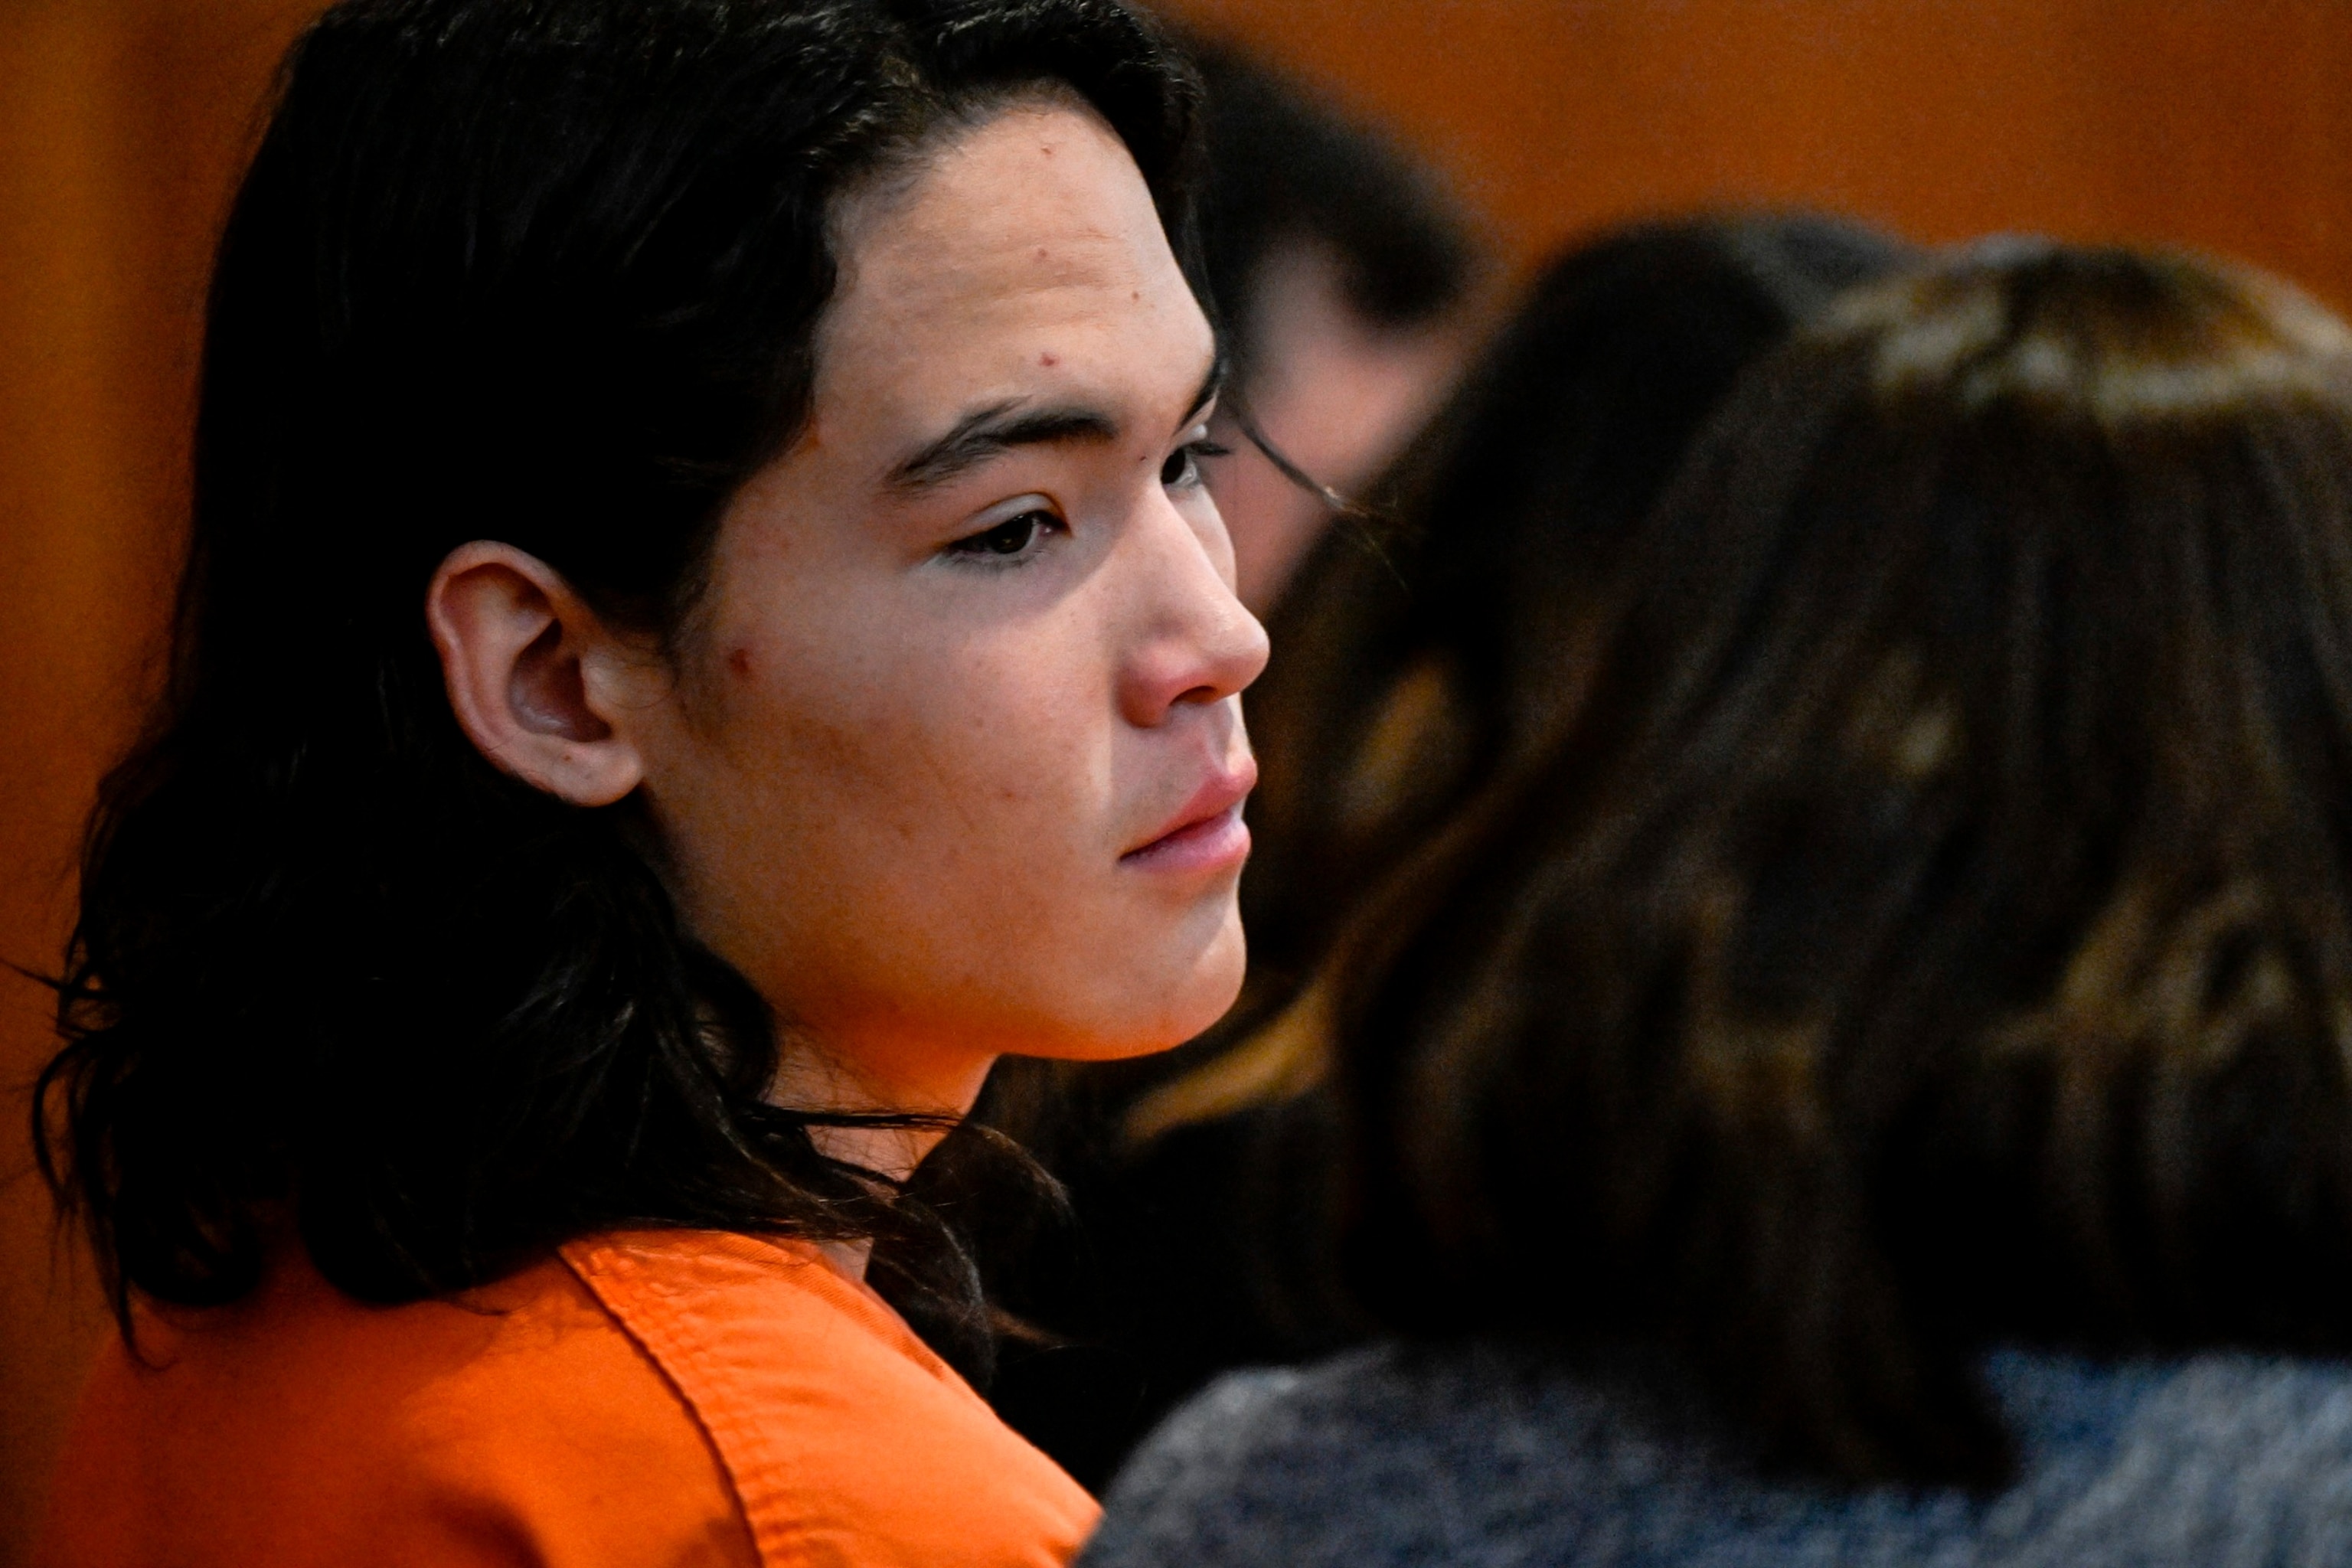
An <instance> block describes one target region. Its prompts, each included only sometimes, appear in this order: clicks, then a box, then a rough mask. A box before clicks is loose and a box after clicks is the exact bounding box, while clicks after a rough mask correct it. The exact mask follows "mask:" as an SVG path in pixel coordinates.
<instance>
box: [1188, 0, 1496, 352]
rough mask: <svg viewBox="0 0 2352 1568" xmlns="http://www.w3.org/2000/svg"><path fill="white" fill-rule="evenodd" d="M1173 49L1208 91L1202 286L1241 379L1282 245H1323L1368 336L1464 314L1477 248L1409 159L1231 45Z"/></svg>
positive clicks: (1192, 43)
mask: <svg viewBox="0 0 2352 1568" xmlns="http://www.w3.org/2000/svg"><path fill="white" fill-rule="evenodd" d="M1183 41H1184V47H1185V49H1186V52H1187V53H1188V54H1189V55H1190V56H1191V58H1192V61H1193V63H1194V65H1195V67H1196V68H1198V70H1199V71H1200V74H1201V79H1202V85H1203V87H1204V89H1206V91H1205V106H1204V110H1203V114H1202V132H1203V138H1204V146H1205V149H1206V160H1205V165H1204V168H1205V178H1204V180H1203V181H1202V190H1201V258H1202V276H1203V277H1204V278H1205V279H1206V280H1207V283H1208V292H1209V294H1210V296H1211V297H1212V298H1213V299H1214V300H1217V301H1218V302H1219V304H1220V306H1221V307H1222V308H1223V311H1224V325H1225V327H1226V329H1227V341H1228V344H1229V351H1228V352H1229V353H1231V354H1232V356H1233V361H1234V373H1235V379H1236V380H1237V381H1238V382H1240V383H1241V384H1243V385H1244V387H1246V384H1247V382H1248V380H1249V376H1250V373H1251V369H1252V367H1253V365H1254V363H1255V354H1256V351H1257V350H1258V348H1259V347H1260V345H1259V343H1258V342H1256V340H1255V336H1254V335H1253V329H1254V327H1255V321H1254V320H1253V316H1252V311H1251V310H1250V301H1251V300H1252V299H1253V298H1254V296H1255V290H1256V287H1257V285H1258V283H1259V281H1260V280H1261V273H1262V271H1263V269H1264V268H1265V266H1266V264H1267V263H1268V262H1269V261H1270V260H1272V259H1274V258H1276V257H1277V256H1279V255H1281V254H1282V253H1283V252H1284V251H1286V250H1287V249H1289V248H1291V247H1297V246H1300V245H1317V246H1321V247H1324V248H1325V249H1327V250H1328V252H1329V253H1330V255H1331V257H1332V258H1333V260H1334V261H1336V262H1337V263H1338V275H1339V282H1340V285H1341V287H1342V289H1343V290H1344V294H1345V298H1346V302H1347V304H1348V305H1349V308H1350V309H1351V310H1354V311H1355V312H1356V314H1357V315H1359V316H1360V317H1361V318H1362V319H1363V320H1364V321H1366V322H1367V323H1369V324H1370V325H1372V326H1375V327H1381V328H1387V329H1398V328H1409V327H1417V326H1422V325H1425V324H1427V323H1429V322H1433V321H1438V320H1440V319H1441V318H1443V317H1444V316H1445V315H1447V314H1448V313H1449V312H1452V311H1454V310H1458V309H1459V308H1460V307H1461V306H1462V305H1463V303H1464V302H1465V300H1467V299H1468V298H1469V294H1470V290H1471V289H1472V287H1473V286H1474V285H1475V282H1476V280H1477V278H1478V275H1479V270H1480V261H1481V256H1480V252H1479V249H1478V247H1477V244H1476V242H1475V240H1474V238H1473V237H1472V235H1471V233H1470V229H1469V226H1468V225H1467V224H1466V223H1465V220H1464V219H1463V217H1462V216H1461V214H1460V211H1459V209H1458V208H1457V207H1456V206H1455V205H1454V203H1453V202H1452V201H1451V200H1449V199H1448V198H1447V197H1446V196H1445V195H1444V192H1442V191H1441V190H1440V189H1439V188H1438V187H1437V185H1436V184H1435V182H1434V181H1433V178H1432V177H1431V175H1430V174H1429V173H1428V172H1427V171H1426V170H1425V169H1424V168H1423V166H1422V165H1421V164H1420V163H1417V162H1415V161H1413V160H1412V159H1411V158H1409V157H1407V156H1406V155H1404V154H1403V153H1402V152H1400V151H1399V150H1397V149H1396V148H1395V147H1393V146H1392V145H1391V144H1390V142H1388V140H1387V139H1386V138H1385V137H1384V136H1383V135H1381V132H1379V131H1377V130H1376V129H1374V128H1373V127H1371V126H1370V125H1367V124H1364V123H1362V122H1360V121H1355V120H1352V119H1349V118H1348V117H1347V116H1345V115H1344V114H1342V113H1341V112H1340V111H1339V110H1337V109H1335V108H1333V107H1332V106H1331V105H1329V104H1327V103H1325V102H1323V101H1321V100H1318V99H1317V98H1316V97H1314V96H1313V95H1312V94H1310V93H1309V92H1308V91H1307V89H1304V88H1302V87H1300V86H1299V85H1297V83H1295V82H1293V81H1291V80H1289V79H1286V77H1284V76H1283V75H1281V74H1280V73H1279V72H1277V71H1276V70H1275V69H1273V68H1270V67H1267V66H1265V65H1263V64H1260V63H1259V62H1258V61H1256V60H1255V59H1254V58H1251V57H1250V56H1249V55H1247V54H1245V53H1244V52H1243V51H1241V50H1239V49H1236V48H1234V47H1232V46H1231V45H1229V44H1225V43H1223V42H1219V41H1217V40H1215V39H1212V38H1205V37H1198V36H1193V35H1187V36H1186V37H1185V38H1184V40H1183Z"/></svg>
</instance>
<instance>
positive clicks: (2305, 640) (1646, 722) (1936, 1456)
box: [1086, 242, 2352, 1568]
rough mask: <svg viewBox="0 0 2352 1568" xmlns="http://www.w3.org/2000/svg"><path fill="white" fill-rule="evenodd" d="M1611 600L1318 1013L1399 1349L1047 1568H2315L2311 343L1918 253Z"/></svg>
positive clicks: (2330, 1439) (1700, 484) (2315, 610)
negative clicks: (1067, 1564) (1567, 1566)
mask: <svg viewBox="0 0 2352 1568" xmlns="http://www.w3.org/2000/svg"><path fill="white" fill-rule="evenodd" d="M1525 413H1526V411H1524V410H1517V409H1513V408H1510V407H1507V406H1499V405H1497V406H1492V407H1490V408H1489V409H1488V410H1487V414H1486V420H1485V428H1486V431H1487V432H1488V433H1490V434H1491V433H1496V432H1501V431H1507V430H1509V429H1511V428H1513V427H1514V426H1513V423H1512V422H1513V421H1515V420H1519V419H1522V418H1524V417H1525ZM1459 438H1460V439H1462V440H1465V441H1469V442H1475V440H1476V439H1477V438H1478V434H1477V432H1476V431H1475V430H1474V431H1472V432H1470V433H1469V434H1467V435H1465V436H1463V437H1459ZM1528 500H1529V503H1530V504H1536V505H1546V504H1552V505H1556V504H1558V501H1557V500H1546V499H1545V495H1544V492H1543V491H1542V490H1540V489H1537V490H1531V491H1529V492H1528ZM1455 503H1456V498H1455V497H1454V496H1453V495H1451V494H1449V493H1445V492H1437V493H1433V494H1432V495H1430V496H1429V497H1427V498H1426V501H1425V508H1426V510H1423V512H1422V514H1421V515H1422V516H1423V518H1424V519H1425V521H1426V523H1427V535H1428V540H1429V544H1428V548H1430V549H1432V550H1433V551H1436V552H1440V553H1441V554H1442V553H1443V552H1445V551H1446V550H1447V548H1448V542H1449V531H1448V527H1447V520H1448V518H1449V517H1450V516H1451V515H1453V514H1452V513H1451V512H1450V511H1449V508H1450V507H1452V506H1453V505H1454V504H1455ZM1620 559H1621V561H1622V570H1621V571H1620V572H1619V573H1618V574H1617V575H1616V577H1615V581H1614V584H1613V586H1612V588H1611V590H1610V591H1609V592H1608V593H1607V594H1605V595H1602V597H1601V600H1600V601H1599V602H1598V603H1596V604H1593V605H1590V606H1589V608H1590V609H1591V614H1590V615H1586V616H1581V617H1580V618H1579V619H1578V620H1577V621H1575V622H1572V623H1570V624H1568V625H1566V626H1563V627H1562V630H1563V632H1564V634H1565V635H1564V637H1563V638H1562V640H1560V641H1559V643H1558V644H1557V645H1556V646H1555V652H1554V657H1553V658H1552V659H1551V662H1550V664H1549V668H1548V669H1546V670H1530V671H1529V672H1528V681H1529V684H1528V686H1527V688H1526V689H1527V690H1528V691H1529V692H1530V693H1531V694H1533V695H1535V696H1537V697H1538V698H1539V699H1540V700H1538V701H1537V702H1536V703H1535V704H1534V706H1533V707H1532V708H1531V710H1530V721H1529V722H1528V724H1527V725H1526V726H1525V727H1524V728H1523V729H1521V730H1520V731H1519V732H1518V733H1519V740H1520V742H1521V743H1519V744H1517V745H1515V746H1512V747H1508V748H1504V749H1500V750H1496V751H1493V752H1489V753H1488V756H1487V761H1486V763H1484V764H1482V765H1479V766H1477V767H1476V768H1475V772H1474V774H1473V776H1472V778H1471V780H1470V781H1469V785H1468V787H1467V788H1466V790H1465V792H1464V793H1462V794H1461V795H1458V796H1457V797H1456V802H1455V805H1454V806H1453V807H1452V808H1451V809H1449V810H1448V811H1446V812H1445V813H1444V816H1443V817H1442V818H1441V819H1438V820H1433V821H1431V822H1430V823H1428V824H1427V825H1426V826H1425V827H1424V828H1423V832H1422V837H1421V842H1420V844H1419V845H1418V846H1417V847H1415V849H1414V852H1413V853H1412V855H1411V856H1410V857H1409V858H1408V859H1407V861H1406V863H1405V865H1404V867H1403V868H1402V870H1401V871H1399V872H1398V873H1397V874H1396V875H1395V876H1394V877H1393V878H1391V879H1389V880H1388V881H1387V883H1386V884H1385V885H1384V886H1383V887H1382V888H1381V889H1379V890H1377V891H1376V892H1374V893H1373V894H1371V895H1370V896H1369V897H1368V898H1367V899H1366V900H1364V901H1363V902H1362V903H1361V904H1360V906H1359V908H1358V910H1356V912H1355V914H1354V916H1353V918H1352V919H1351V921H1350V922H1349V926H1348V929H1347V930H1346V931H1344V932H1343V933H1342V935H1341V936H1340V937H1339V942H1338V946H1337V948H1336V950H1335V956H1334V957H1333V958H1332V959H1331V960H1330V961H1329V963H1328V967H1327V968H1326V970H1325V971H1324V976H1325V978H1324V986H1325V990H1324V993H1323V994H1324V998H1325V1000H1324V1004H1323V1010H1322V1015H1321V1016H1322V1017H1323V1018H1324V1020H1325V1022H1326V1023H1327V1025H1328V1041H1329V1044H1330V1048H1331V1051H1332V1062H1333V1068H1332V1070H1333V1073H1334V1081H1335V1083H1336V1086H1337V1087H1336V1100H1337V1103H1338V1106H1339V1115H1340V1120H1341V1123H1342V1125H1343V1127H1344V1128H1345V1129H1346V1131H1347V1135H1348V1136H1347V1147H1348V1149H1349V1157H1350V1161H1351V1173H1350V1175H1349V1179H1348V1181H1347V1182H1346V1184H1345V1191H1344V1195H1343V1199H1342V1202H1341V1205H1340V1211H1339V1212H1340V1214H1341V1215H1342V1216H1343V1217H1344V1232H1343V1240H1342V1260H1343V1266H1344V1268H1345V1271H1346V1274H1347V1278H1348V1279H1349V1283H1350V1285H1351V1286H1352V1288H1353V1289H1354V1291H1355V1294H1356V1297H1357V1299H1358V1300H1359V1301H1360V1303H1361V1304H1362V1306H1363V1307H1364V1309H1365V1310H1367V1311H1368V1312H1369V1313H1370V1314H1371V1315H1372V1316H1373V1318H1374V1319H1375V1320H1376V1321H1378V1322H1380V1323H1381V1325H1383V1327H1384V1328H1385V1330H1386V1331H1387V1333H1388V1336H1389V1337H1388V1338H1387V1339H1385V1340H1384V1341H1383V1342H1381V1343H1380V1344H1378V1345H1376V1346H1373V1347H1370V1348H1368V1349H1365V1350H1362V1351H1359V1352H1350V1353H1349V1354H1347V1355H1344V1356H1342V1357H1340V1358H1339V1359H1336V1360H1333V1361H1329V1362H1326V1363H1322V1364H1320V1365H1318V1366H1316V1367H1313V1368H1309V1369H1307V1370H1304V1371H1297V1372H1276V1373H1255V1374H1244V1375H1240V1376H1236V1377H1234V1378H1232V1379H1230V1380H1228V1381H1226V1382H1224V1383H1223V1384H1219V1385H1216V1386H1213V1388H1212V1389H1210V1390H1209V1391H1208V1392H1207V1393H1206V1394H1203V1395H1202V1396H1201V1398H1200V1399H1199V1400H1198V1401H1197V1402H1196V1403H1195V1404H1193V1405H1191V1406H1189V1407H1187V1408H1186V1409H1185V1410H1183V1411H1181V1412H1180V1413H1179V1414H1178V1415H1176V1416H1175V1417H1174V1418H1172V1419H1171V1422H1170V1423H1169V1424H1168V1425H1167V1426H1165V1427H1163V1428H1162V1429H1161V1431H1160V1433H1159V1434H1158V1435H1157V1436H1154V1437H1153V1438H1152V1439H1151V1440H1150V1442H1149V1443H1148V1444H1147V1445H1146V1446H1145V1447H1144V1448H1143V1449H1142V1450H1141V1451H1140V1452H1139V1455H1138V1457H1137V1458H1136V1459H1135V1460H1134V1461H1133V1462H1132V1463H1131V1464H1130V1466H1129V1468H1128V1469H1127V1471H1126V1472H1125V1473H1124V1474H1123V1475H1122V1477H1121V1479H1120V1480H1119V1481H1118V1485H1117V1486H1116V1487H1115V1488H1114V1489H1113V1490H1112V1493H1111V1496H1110V1499H1109V1502H1108V1515H1107V1517H1106V1520H1105V1522H1104V1525H1103V1527H1102V1530H1101V1531H1100V1532H1099V1533H1098V1534H1097V1537H1096V1538H1095V1543H1094V1544H1093V1545H1092V1546H1091V1547H1090V1548H1089V1549H1088V1552H1087V1557H1086V1561H1087V1562H1089V1563H1100V1564H1104V1565H1105V1568H1131V1565H1143V1564H1160V1563H1169V1564H1174V1563H1184V1564H1188V1565H1189V1564H1201V1563H1285V1564H1292V1565H1300V1568H1305V1565H1313V1564H1324V1563H1333V1564H1336V1563H1347V1564H1349V1568H1380V1565H1382V1564H1404V1563H1413V1564H1423V1563H1426V1564H1435V1563H1447V1564H1465V1563H1467V1564H1484V1563H1537V1562H1540V1563H1593V1564H1616V1565H1633V1564H1643V1565H1650V1564H1655V1565H1658V1568H1664V1565H1665V1564H1669V1563H1674V1564H1683V1563H1710V1564H1720V1565H1723V1568H1749V1565H1754V1568H1762V1565H1765V1564H1782V1563H1821V1564H1859V1563H1972V1564H1986V1565H1990V1564H2015V1565H2019V1568H2022V1565H2024V1564H2029V1563H2032V1564H2042V1563H2068V1564H2083V1565H2093V1568H2096V1565H2107V1564H2113V1565H2117V1568H2120V1565H2123V1564H2132V1565H2135V1568H2191V1565H2200V1568H2201V1565H2205V1564H2210V1563H2338V1562H2344V1561H2347V1560H2352V1507H2347V1498H2352V1363H2347V1359H2346V1357H2347V1352H2352V1068H2347V1055H2346V1045H2347V1018H2352V332H2347V330H2346V328H2345V327H2344V326H2343V325H2342V324H2341V323H2339V322H2338V321H2336V320H2335V319H2334V318H2333V317H2331V316H2329V315H2328V314H2327V313H2326V312H2325V311H2324V310H2320V309H2319V308H2318V307H2316V306H2315V305H2313V304H2312V303H2310V302H2309V301H2308V300H2305V299H2303V298H2301V297H2300V296H2298V295H2296V294H2295V293H2294V292H2293V291H2292V290H2290V289H2287V288H2285V287H2284V286H2283V285H2280V284H2278V283H2275V282H2273V281H2272V280H2270V279H2264V278H2262V277H2259V276H2256V275H2253V274H2250V273H2247V272H2243V271H2239V270H2235V269H2231V268H2221V267H2217V266H2212V265H2208V264H2204V263H2200V262H2196V261H2192V260H2188V259H2184V258H2171V257H2146V256H2141V255H2137V254H2134V253H2129V252H2121V251H2111V250H2084V249H2072V248H2065V247H2053V246H2048V245H2042V244H2037V243H2026V242H2005V243H2000V244H1995V245H1990V246H1988V247H1983V248H1979V249H1976V250H1971V251H1968V252H1964V253H1961V254H1958V255H1957V256H1954V257H1952V258H1947V259H1943V260H1941V261H1939V262H1937V263H1936V264H1934V265H1932V266H1930V267H1927V268H1924V269H1921V270H1919V271H1916V272H1913V273H1908V274H1906V275H1904V276H1902V277H1899V278H1897V279H1890V280H1888V281H1885V282H1881V283H1877V284H1872V285H1866V286H1864V288H1862V289H1859V290H1857V291H1856V292H1854V293H1853V294H1852V295H1850V296H1848V297H1846V298H1845V299H1843V300H1840V301H1839V302H1838V303H1836V304H1835V305H1833V306H1832V308H1831V309H1830V310H1829V312H1828V314H1827V315H1826V316H1825V317H1824V318H1823V319H1822V321H1820V322H1818V323H1817V324H1815V325H1814V326H1812V327H1811V328H1808V329H1805V330H1802V331H1800V332H1799V333H1798V334H1797V335H1796V337H1795V339H1794V340H1793V341H1792V342H1790V343H1789V344H1788V345H1787V346H1785V347H1783V348H1782V349H1780V350H1779V351H1777V352H1776V353H1774V354H1772V355H1770V356H1769V357H1768V358H1766V359H1765V360H1763V361H1762V362H1760V363H1759V364H1757V365H1756V366H1754V367H1753V368H1752V369H1751V370H1750V371H1749V372H1748V374H1746V375H1745V376H1743V378H1742V379H1741V381H1740V382H1739V384H1738V386H1737V387H1736V388H1735V389H1734V391H1733V392H1732V394H1731V395H1730V396H1729V398H1728V399H1727V402H1726V403H1725V404H1724V405H1723V406H1722V407H1721V408H1719V409H1718V410H1717V413H1716V415H1715V416H1714V417H1713V419H1712V421H1711V422H1710V425H1709V427H1708V429H1707V430H1706V432H1705V433H1704V434H1702V435H1701V436H1700V437H1699V438H1698V441H1697V443H1696V446H1695V447H1693V448H1692V450H1691V451H1690V453H1689V454H1688V456H1687V458H1686V459H1685V463H1684V465H1683V466H1682V468H1681V469H1680V472H1679V473H1678V475H1677V477H1676V478H1675V481H1674V483H1673V485H1672V486H1671V487H1670V489H1668V490H1667V492H1666V493H1665V495H1664V498H1663V499H1662V500H1661V501H1660V503H1659V505H1658V506H1657V507H1656V508H1655V509H1654V510H1652V511H1651V512H1650V514H1649V515H1648V518H1647V519H1646V521H1643V523H1642V524H1641V525H1640V526H1639V527H1638V529H1637V530H1636V531H1635V532H1634V535H1633V538H1632V539H1631V540H1630V541H1629V542H1628V546H1627V549H1626V550H1625V552H1623V554H1622V556H1621V558H1620ZM1271 772H1272V769H1271V766H1269V773H1271Z"/></svg>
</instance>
